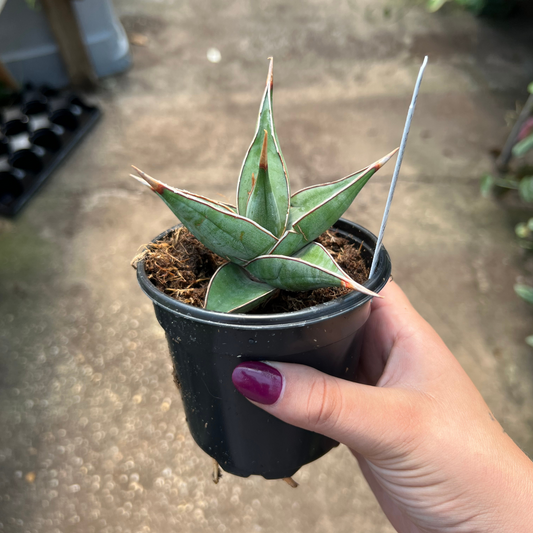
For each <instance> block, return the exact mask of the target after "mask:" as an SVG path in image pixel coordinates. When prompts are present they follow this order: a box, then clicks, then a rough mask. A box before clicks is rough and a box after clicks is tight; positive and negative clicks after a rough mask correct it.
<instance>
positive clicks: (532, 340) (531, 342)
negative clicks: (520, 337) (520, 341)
mask: <svg viewBox="0 0 533 533" xmlns="http://www.w3.org/2000/svg"><path fill="white" fill-rule="evenodd" d="M526 344H529V345H530V346H533V335H529V337H526Z"/></svg>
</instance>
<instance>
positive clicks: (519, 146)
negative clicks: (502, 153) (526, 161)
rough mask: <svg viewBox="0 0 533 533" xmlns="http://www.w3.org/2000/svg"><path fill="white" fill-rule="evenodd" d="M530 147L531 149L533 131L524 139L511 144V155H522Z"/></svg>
mask: <svg viewBox="0 0 533 533" xmlns="http://www.w3.org/2000/svg"><path fill="white" fill-rule="evenodd" d="M532 149H533V133H531V134H530V135H528V136H527V137H526V138H525V139H522V140H521V141H518V142H517V143H516V144H515V145H514V146H513V155H514V156H515V157H523V156H525V155H526V154H527V153H528V152H529V151H530V150H532Z"/></svg>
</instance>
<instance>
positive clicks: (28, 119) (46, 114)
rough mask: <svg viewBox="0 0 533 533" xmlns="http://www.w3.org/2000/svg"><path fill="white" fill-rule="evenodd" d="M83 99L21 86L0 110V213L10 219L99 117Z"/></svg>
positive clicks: (48, 89) (98, 112)
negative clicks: (20, 89)
mask: <svg viewBox="0 0 533 533" xmlns="http://www.w3.org/2000/svg"><path fill="white" fill-rule="evenodd" d="M100 115H101V112H100V110H99V109H98V108H97V107H95V106H92V105H88V104H87V103H86V102H85V101H84V100H83V99H82V98H80V97H79V96H77V95H76V94H73V93H71V92H66V91H57V90H55V89H50V88H48V87H40V88H38V89H35V88H32V87H26V88H25V89H24V90H23V91H22V92H20V93H19V94H17V95H15V96H14V97H13V98H12V99H11V101H10V102H9V105H5V106H3V107H0V214H2V215H7V216H12V215H14V214H15V213H17V212H18V211H19V210H20V209H21V208H22V206H23V205H24V204H25V203H26V202H27V201H28V200H29V199H30V198H31V197H32V196H33V195H34V194H35V192H36V191H37V189H38V188H39V187H40V186H41V185H42V184H43V182H44V181H45V180H46V179H47V178H48V176H50V174H51V173H52V172H53V171H54V170H55V168H56V167H57V166H58V165H59V164H60V163H61V162H62V161H63V160H64V159H65V157H66V156H67V155H68V154H69V152H70V151H71V150H72V149H73V148H74V146H76V144H78V142H79V141H80V140H81V139H82V138H83V136H84V135H85V134H86V133H87V132H88V131H89V130H90V128H91V127H92V126H93V124H94V123H95V122H96V121H97V120H98V118H99V117H100Z"/></svg>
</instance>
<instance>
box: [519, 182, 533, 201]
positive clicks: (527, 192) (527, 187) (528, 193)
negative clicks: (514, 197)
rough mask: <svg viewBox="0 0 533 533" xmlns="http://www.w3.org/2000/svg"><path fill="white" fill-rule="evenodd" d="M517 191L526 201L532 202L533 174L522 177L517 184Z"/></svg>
mask: <svg viewBox="0 0 533 533" xmlns="http://www.w3.org/2000/svg"><path fill="white" fill-rule="evenodd" d="M518 192H519V193H520V196H521V197H522V199H523V200H525V201H526V202H533V176H526V177H525V178H522V180H521V181H520V184H519V186H518Z"/></svg>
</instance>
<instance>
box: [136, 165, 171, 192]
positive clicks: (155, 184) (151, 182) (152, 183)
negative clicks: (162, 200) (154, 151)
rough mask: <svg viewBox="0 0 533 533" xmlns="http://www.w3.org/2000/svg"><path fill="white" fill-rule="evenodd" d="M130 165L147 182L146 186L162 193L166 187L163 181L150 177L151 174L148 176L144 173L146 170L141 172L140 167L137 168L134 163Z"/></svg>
mask: <svg viewBox="0 0 533 533" xmlns="http://www.w3.org/2000/svg"><path fill="white" fill-rule="evenodd" d="M131 166H132V168H133V169H134V170H135V172H137V174H139V176H140V177H141V178H142V179H143V180H144V181H145V182H146V183H147V184H148V186H149V187H150V188H151V189H152V190H153V191H154V192H157V193H159V194H163V191H164V190H165V189H166V187H165V185H164V184H163V183H161V182H160V181H159V180H156V179H155V178H152V176H149V175H148V174H146V172H143V171H142V170H141V169H139V168H137V167H136V166H134V165H131ZM134 177H135V176H134Z"/></svg>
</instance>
